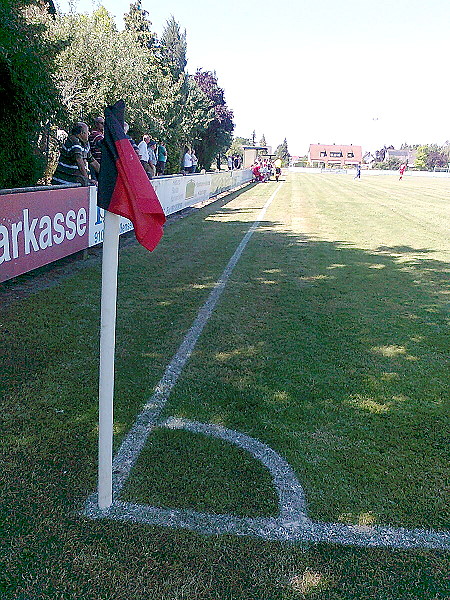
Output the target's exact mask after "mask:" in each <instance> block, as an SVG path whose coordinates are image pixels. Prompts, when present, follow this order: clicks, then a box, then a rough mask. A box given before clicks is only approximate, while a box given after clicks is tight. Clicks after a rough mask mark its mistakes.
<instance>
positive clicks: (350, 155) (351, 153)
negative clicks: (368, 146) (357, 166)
mask: <svg viewBox="0 0 450 600" xmlns="http://www.w3.org/2000/svg"><path fill="white" fill-rule="evenodd" d="M347 158H355V155H354V154H353V152H347Z"/></svg>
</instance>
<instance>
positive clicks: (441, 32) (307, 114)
mask: <svg viewBox="0 0 450 600" xmlns="http://www.w3.org/2000/svg"><path fill="white" fill-rule="evenodd" d="M56 4H58V5H59V7H60V9H61V10H62V11H63V12H68V11H69V5H72V8H73V7H75V9H76V11H77V12H92V10H94V9H95V8H97V7H98V6H99V5H103V6H104V7H105V8H106V9H107V10H108V11H109V12H110V13H111V14H113V15H114V16H115V17H116V23H117V26H118V27H119V28H122V27H123V21H122V17H123V14H124V12H127V11H128V9H129V5H130V2H129V0H125V1H124V0H100V1H99V0H56ZM142 7H143V8H144V9H145V10H147V11H148V13H149V18H150V20H151V22H152V25H153V30H154V31H155V32H156V33H157V34H158V35H159V36H160V35H161V34H162V32H163V30H164V26H165V24H166V21H167V19H168V18H170V16H171V15H173V16H174V17H175V20H176V21H177V22H178V23H179V25H180V27H181V29H182V30H184V29H186V33H187V58H188V67H187V68H188V71H189V73H191V74H193V73H195V71H196V70H197V68H199V67H201V68H203V69H205V70H210V71H216V74H217V77H218V82H219V85H220V86H221V87H222V88H223V89H224V91H225V98H226V101H227V104H228V106H229V107H230V108H231V109H232V110H233V112H234V121H235V124H236V128H235V135H238V136H242V137H251V135H252V132H253V130H255V131H256V141H257V142H259V140H260V139H261V136H262V134H264V135H265V138H266V141H267V143H268V144H269V145H271V146H272V147H273V148H275V147H276V146H278V144H280V143H281V142H282V141H283V139H284V138H286V139H287V141H288V148H289V152H290V154H292V155H303V154H305V153H306V152H307V150H308V146H309V144H310V143H318V142H320V143H323V144H332V143H336V144H355V145H362V146H363V149H364V150H375V149H377V148H379V147H381V146H383V145H384V144H386V145H390V144H393V145H394V146H395V147H396V148H398V147H400V145H401V144H402V143H403V142H407V143H409V144H425V143H438V144H443V143H444V142H445V141H446V140H449V139H450V107H449V105H448V100H449V91H450V78H449V75H448V70H449V67H448V62H449V54H448V48H449V43H448V37H449V33H448V32H449V27H450V0H428V1H425V0H341V1H340V2H338V1H337V0H320V2H319V1H317V0H294V1H293V2H292V3H291V2H283V3H281V2H275V1H273V0H270V1H269V0H227V2H211V0H194V1H193V2H186V0H171V1H169V2H154V1H153V0H142Z"/></svg>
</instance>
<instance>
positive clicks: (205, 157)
mask: <svg viewBox="0 0 450 600" xmlns="http://www.w3.org/2000/svg"><path fill="white" fill-rule="evenodd" d="M194 79H195V81H196V82H197V84H198V86H199V87H200V89H201V90H202V91H203V93H204V94H205V95H206V96H207V98H208V99H209V101H210V108H211V113H210V114H211V117H210V121H209V124H208V126H207V128H206V129H205V130H204V132H203V133H202V135H201V137H200V139H199V141H198V143H197V144H194V146H195V150H196V154H197V156H198V158H199V164H200V166H202V167H204V168H205V169H207V170H208V169H210V168H211V164H212V162H213V160H214V159H215V157H216V156H217V155H218V154H221V153H224V152H226V151H227V150H228V148H229V147H230V146H231V142H232V139H233V137H232V133H233V129H234V123H233V112H232V111H231V110H230V109H229V108H228V106H227V104H226V102H225V94H224V91H223V89H222V88H221V87H220V86H219V84H218V82H217V76H216V74H215V73H212V72H211V71H202V70H201V69H199V70H198V71H197V73H196V74H195V75H194Z"/></svg>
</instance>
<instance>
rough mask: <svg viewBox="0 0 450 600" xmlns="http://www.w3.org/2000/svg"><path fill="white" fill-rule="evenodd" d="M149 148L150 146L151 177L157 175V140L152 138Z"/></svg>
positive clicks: (149, 163)
mask: <svg viewBox="0 0 450 600" xmlns="http://www.w3.org/2000/svg"><path fill="white" fill-rule="evenodd" d="M147 148H148V165H149V167H150V175H151V176H150V179H151V178H152V177H155V175H156V163H157V162H158V161H157V160H156V154H155V151H156V142H155V140H150V141H149V142H148V145H147Z"/></svg>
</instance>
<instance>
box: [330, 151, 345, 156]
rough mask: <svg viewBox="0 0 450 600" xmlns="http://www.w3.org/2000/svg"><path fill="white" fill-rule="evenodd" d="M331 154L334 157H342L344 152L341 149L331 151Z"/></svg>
mask: <svg viewBox="0 0 450 600" xmlns="http://www.w3.org/2000/svg"><path fill="white" fill-rule="evenodd" d="M330 156H332V157H333V158H342V152H341V151H340V150H339V152H330Z"/></svg>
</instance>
